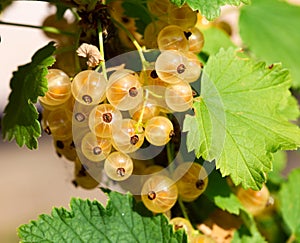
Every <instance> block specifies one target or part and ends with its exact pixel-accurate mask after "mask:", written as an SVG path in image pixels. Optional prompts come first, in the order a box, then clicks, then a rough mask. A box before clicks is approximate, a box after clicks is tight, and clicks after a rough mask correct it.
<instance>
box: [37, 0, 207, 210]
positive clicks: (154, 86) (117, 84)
mask: <svg viewBox="0 0 300 243" xmlns="http://www.w3.org/2000/svg"><path fill="white" fill-rule="evenodd" d="M152 4H154V5H155V7H153V6H152ZM148 8H149V10H150V11H151V12H152V13H153V14H155V15H156V16H157V18H159V20H158V21H163V19H165V18H167V19H166V21H167V22H166V23H168V24H166V25H164V27H163V28H161V29H160V31H159V32H158V33H157V36H156V43H157V47H158V49H159V51H160V53H159V55H158V56H157V58H156V60H155V62H153V63H144V68H143V70H142V71H139V72H136V71H133V70H130V69H124V68H123V69H122V68H121V69H115V70H113V71H111V72H108V73H103V72H98V71H95V70H84V71H81V72H79V73H77V74H76V75H75V76H74V77H73V78H72V79H70V78H69V77H68V75H66V74H65V73H64V72H63V71H62V70H59V69H50V70H49V73H48V75H47V79H48V91H47V93H46V95H45V96H44V97H40V99H39V100H40V103H41V105H42V106H43V107H44V112H43V127H44V129H45V130H46V131H48V133H50V132H51V134H52V136H53V138H54V141H55V146H56V149H57V151H58V152H59V153H60V154H61V155H63V156H65V157H66V158H67V159H69V160H72V161H76V164H80V160H81V158H84V159H85V160H88V161H90V162H91V163H103V168H104V172H105V174H106V175H107V176H108V177H109V178H111V179H112V180H114V181H124V180H126V179H128V178H129V177H130V176H131V175H132V173H133V169H134V161H133V159H132V158H131V156H130V155H131V154H132V153H134V152H136V151H138V150H139V149H140V148H141V146H142V145H143V144H145V141H147V142H146V143H150V144H152V145H153V146H165V145H166V144H167V143H169V142H170V140H171V139H172V137H173V136H176V134H175V131H174V126H173V123H172V122H171V120H170V119H169V118H168V113H174V112H186V111H188V110H190V109H191V108H192V105H193V91H192V88H191V83H193V82H196V81H197V80H198V81H199V78H200V75H201V68H202V66H201V62H200V61H199V59H198V57H197V53H199V52H200V51H201V49H202V46H203V35H202V33H201V32H200V30H198V29H197V28H195V27H194V25H195V23H196V21H197V13H196V12H194V11H192V10H191V9H190V8H189V7H188V6H187V5H184V6H183V7H182V8H177V7H176V8H175V7H174V6H173V5H171V4H170V3H169V1H149V2H148ZM165 8H166V9H165ZM159 9H160V10H159ZM160 11H161V12H160ZM162 12H163V13H166V15H165V14H161V13H162ZM183 20H184V21H183ZM151 24H152V25H153V24H154V27H155V28H156V27H157V26H156V24H157V23H151ZM151 24H150V25H151ZM149 28H151V26H150V27H149V26H148V27H147V28H146V30H145V36H144V39H145V41H146V39H147V40H148V39H150V36H149V37H147V34H146V33H147V31H149V30H148V29H149ZM155 31H156V30H155ZM155 33H156V32H155ZM153 36H155V35H153V33H152V37H153ZM155 47H156V46H155ZM72 130H73V131H72ZM74 130H75V131H76V132H74ZM73 141H74V142H73ZM75 145H76V150H77V153H76V150H75ZM81 156H82V157H81ZM77 167H78V169H77V170H76V174H75V175H76V182H77V183H78V184H80V183H79V180H78V177H80V178H84V177H88V179H89V180H91V183H90V184H89V186H86V185H85V186H84V187H86V188H87V187H93V186H97V184H98V183H97V181H96V180H93V178H92V177H91V176H89V175H88V173H87V172H86V171H85V170H84V167H83V166H77ZM161 169H163V167H159V166H157V165H154V166H150V167H149V168H147V172H146V171H145V172H144V173H149V174H152V173H154V172H157V171H158V170H161ZM207 183H208V178H207V173H206V171H205V169H204V168H203V167H202V166H201V165H200V164H198V163H194V162H185V163H183V164H181V165H179V166H177V168H176V169H175V170H174V171H173V172H172V173H169V174H167V175H165V174H157V175H153V176H151V177H150V178H149V179H147V180H146V181H144V182H143V187H142V190H141V197H142V201H143V202H144V204H145V205H146V207H147V208H148V209H150V210H151V211H153V212H155V213H161V212H166V211H168V210H170V209H171V208H172V207H173V206H174V204H175V203H176V201H177V198H178V196H180V197H181V199H182V200H183V201H193V200H195V199H196V198H197V197H198V196H199V195H201V194H202V193H203V192H204V191H205V189H206V186H207Z"/></svg>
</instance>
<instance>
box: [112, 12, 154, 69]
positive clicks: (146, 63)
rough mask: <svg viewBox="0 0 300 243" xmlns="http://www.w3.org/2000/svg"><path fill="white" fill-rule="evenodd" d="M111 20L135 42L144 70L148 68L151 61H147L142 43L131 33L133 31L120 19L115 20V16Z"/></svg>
mask: <svg viewBox="0 0 300 243" xmlns="http://www.w3.org/2000/svg"><path fill="white" fill-rule="evenodd" d="M111 20H112V22H113V23H114V24H115V25H116V26H117V27H119V28H121V29H122V30H123V31H124V32H125V33H126V35H127V36H128V37H129V39H130V40H131V42H132V43H133V45H134V46H135V48H136V49H137V51H138V53H139V56H140V59H141V62H142V70H143V71H145V70H147V66H149V62H148V61H146V58H145V56H144V53H143V48H142V47H141V46H140V44H139V43H138V42H137V40H136V39H135V38H134V36H133V35H132V34H131V32H130V31H129V30H128V29H126V27H125V26H124V25H123V24H121V23H120V22H119V21H117V20H115V19H114V18H112V19H111Z"/></svg>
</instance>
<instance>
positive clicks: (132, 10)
mask: <svg viewBox="0 0 300 243" xmlns="http://www.w3.org/2000/svg"><path fill="white" fill-rule="evenodd" d="M122 7H123V8H124V14H125V15H126V16H128V17H131V18H134V19H135V26H136V27H137V32H139V33H140V34H142V35H143V34H144V30H145V28H146V26H147V25H148V24H149V23H151V21H152V17H151V15H150V13H149V11H148V9H147V5H146V3H145V1H132V0H127V1H124V2H123V3H122Z"/></svg>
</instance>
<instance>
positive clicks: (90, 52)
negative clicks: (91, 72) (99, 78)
mask: <svg viewBox="0 0 300 243" xmlns="http://www.w3.org/2000/svg"><path fill="white" fill-rule="evenodd" d="M76 52H77V54H78V56H80V57H85V58H86V59H87V61H86V64H87V65H88V66H89V67H96V66H97V65H99V63H100V62H101V61H103V60H104V59H103V57H102V55H101V53H100V51H99V50H98V48H97V47H96V46H94V45H90V44H87V43H83V44H81V46H80V47H79V48H78V49H77V51H76Z"/></svg>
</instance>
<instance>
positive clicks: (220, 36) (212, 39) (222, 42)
mask: <svg viewBox="0 0 300 243" xmlns="http://www.w3.org/2000/svg"><path fill="white" fill-rule="evenodd" d="M201 31H202V33H203V35H204V46H203V49H202V51H203V52H205V53H206V54H208V55H213V54H217V53H218V52H219V51H220V49H221V48H224V49H228V48H229V47H235V45H234V44H233V42H232V41H231V40H230V37H229V36H228V34H226V33H225V32H224V31H223V30H221V29H219V28H216V27H211V28H207V29H203V30H201Z"/></svg>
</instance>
